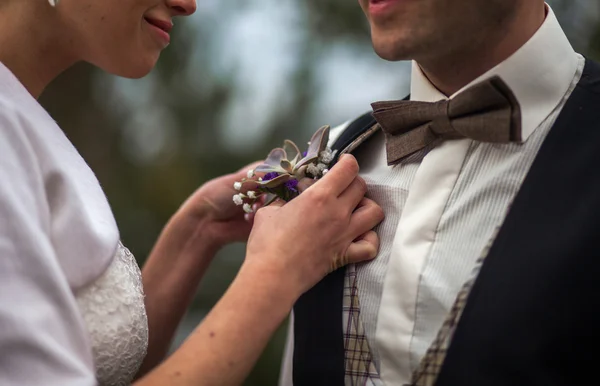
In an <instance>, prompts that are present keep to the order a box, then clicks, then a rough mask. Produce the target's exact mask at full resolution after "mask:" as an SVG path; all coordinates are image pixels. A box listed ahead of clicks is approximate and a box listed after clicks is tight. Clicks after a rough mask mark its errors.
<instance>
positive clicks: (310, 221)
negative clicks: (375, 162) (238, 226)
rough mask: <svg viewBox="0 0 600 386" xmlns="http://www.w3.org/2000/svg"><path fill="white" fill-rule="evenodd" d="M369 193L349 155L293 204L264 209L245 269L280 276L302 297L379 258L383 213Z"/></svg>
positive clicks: (254, 233) (256, 217)
mask: <svg viewBox="0 0 600 386" xmlns="http://www.w3.org/2000/svg"><path fill="white" fill-rule="evenodd" d="M366 190H367V187H366V184H365V182H364V181H363V180H362V178H360V177H358V163H357V162H356V160H355V159H354V157H352V156H349V155H348V156H343V157H342V158H341V159H340V161H339V162H338V163H337V164H336V166H334V167H333V168H332V169H331V171H330V172H329V173H327V174H326V175H325V176H324V177H323V178H322V179H320V180H319V181H317V182H316V183H315V184H313V185H312V186H310V187H308V188H307V189H306V190H305V191H304V192H303V193H302V194H301V195H300V196H298V197H297V198H295V199H294V200H293V201H291V202H289V203H287V204H285V205H282V204H281V203H279V204H275V205H271V206H268V207H265V208H261V209H259V210H258V212H257V213H256V216H255V219H254V229H253V230H252V233H251V235H250V239H249V241H248V248H247V253H246V262H245V263H244V265H245V266H246V267H258V268H259V271H262V272H263V275H269V274H273V275H274V276H280V277H281V279H280V282H281V283H282V284H284V285H291V286H292V288H293V289H292V291H293V292H294V294H293V296H300V295H301V294H302V293H303V292H305V291H306V290H308V289H309V288H310V287H312V286H313V285H314V284H316V283H317V282H318V281H319V280H321V279H322V278H323V277H324V276H325V275H326V274H327V273H329V272H331V271H333V270H335V269H337V268H339V267H341V266H343V265H346V264H348V263H356V262H360V261H364V260H369V259H372V258H374V257H375V256H376V254H377V252H378V247H379V239H378V237H377V235H376V234H375V232H373V231H372V229H373V227H375V226H376V225H377V224H379V223H380V222H381V221H382V220H383V211H382V209H381V208H380V207H379V206H378V205H377V204H376V203H375V202H373V201H372V200H369V199H367V198H365V197H364V195H365V193H366Z"/></svg>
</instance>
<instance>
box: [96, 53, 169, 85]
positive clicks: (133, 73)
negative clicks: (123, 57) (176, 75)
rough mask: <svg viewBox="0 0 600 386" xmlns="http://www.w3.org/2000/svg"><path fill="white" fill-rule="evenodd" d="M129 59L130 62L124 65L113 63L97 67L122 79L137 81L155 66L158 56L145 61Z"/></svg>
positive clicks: (138, 58)
mask: <svg viewBox="0 0 600 386" xmlns="http://www.w3.org/2000/svg"><path fill="white" fill-rule="evenodd" d="M130 59H131V60H129V61H127V62H126V63H115V64H113V65H111V66H99V67H101V68H102V69H103V70H104V71H106V72H108V73H111V74H113V75H117V76H121V77H123V78H130V79H139V78H143V77H144V76H146V75H148V74H149V73H150V71H152V69H153V68H154V67H155V66H156V62H157V61H158V55H156V56H154V57H147V58H145V59H142V58H140V57H137V58H135V59H133V58H130Z"/></svg>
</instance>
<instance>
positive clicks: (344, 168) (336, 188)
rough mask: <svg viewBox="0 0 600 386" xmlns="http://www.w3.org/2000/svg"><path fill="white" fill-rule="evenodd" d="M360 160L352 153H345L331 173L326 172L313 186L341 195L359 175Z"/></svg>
mask: <svg viewBox="0 0 600 386" xmlns="http://www.w3.org/2000/svg"><path fill="white" fill-rule="evenodd" d="M358 169H359V168H358V162H356V158H354V157H353V156H352V155H350V154H344V155H343V156H342V157H341V158H340V160H339V161H338V162H337V164H335V166H334V167H333V168H331V170H330V171H329V173H327V174H325V175H324V176H323V177H321V179H320V180H318V181H317V182H316V183H315V184H314V185H313V186H312V187H311V188H316V187H319V189H325V190H327V191H328V192H331V193H332V194H334V195H335V196H339V195H340V194H342V192H343V191H345V190H346V188H348V186H350V184H351V183H352V181H354V179H355V178H356V176H358Z"/></svg>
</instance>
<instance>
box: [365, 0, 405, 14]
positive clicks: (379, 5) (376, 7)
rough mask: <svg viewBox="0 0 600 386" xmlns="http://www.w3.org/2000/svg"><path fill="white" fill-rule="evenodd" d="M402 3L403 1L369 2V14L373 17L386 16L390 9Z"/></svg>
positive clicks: (371, 0) (374, 0) (381, 0)
mask: <svg viewBox="0 0 600 386" xmlns="http://www.w3.org/2000/svg"><path fill="white" fill-rule="evenodd" d="M401 2H402V0H369V14H370V15H371V16H377V15H381V14H384V13H386V12H387V11H388V10H389V9H390V7H393V6H394V5H396V4H398V3H401Z"/></svg>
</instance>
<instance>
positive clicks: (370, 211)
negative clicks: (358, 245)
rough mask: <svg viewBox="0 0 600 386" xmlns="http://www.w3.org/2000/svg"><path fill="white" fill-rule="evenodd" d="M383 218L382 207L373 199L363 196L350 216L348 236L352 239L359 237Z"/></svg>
mask: <svg viewBox="0 0 600 386" xmlns="http://www.w3.org/2000/svg"><path fill="white" fill-rule="evenodd" d="M383 218H384V213H383V209H381V207H380V206H379V205H377V203H376V202H375V201H373V200H370V199H368V198H363V199H362V200H361V202H360V204H358V208H357V209H356V210H355V211H354V213H352V215H351V216H350V225H349V226H348V232H349V237H350V238H352V239H356V238H357V237H360V235H362V234H365V233H367V232H368V231H370V230H371V229H373V228H374V227H375V226H377V225H378V224H379V223H380V222H381V221H383Z"/></svg>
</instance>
